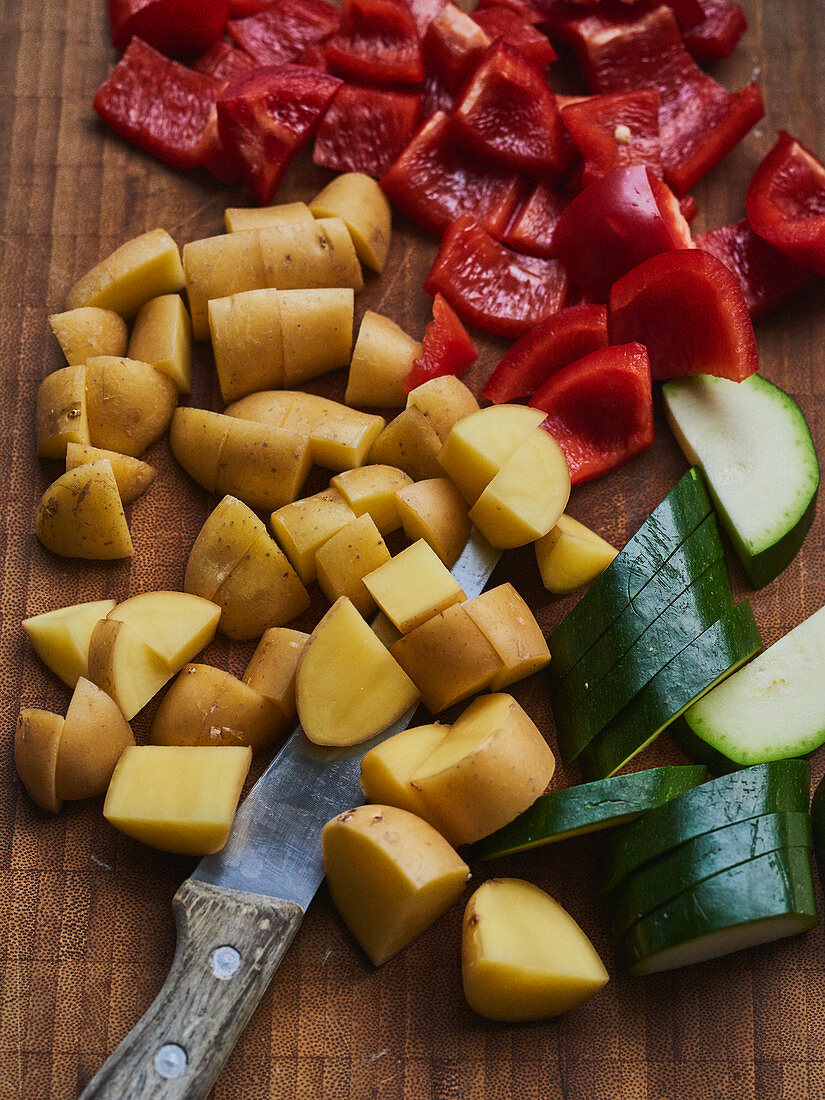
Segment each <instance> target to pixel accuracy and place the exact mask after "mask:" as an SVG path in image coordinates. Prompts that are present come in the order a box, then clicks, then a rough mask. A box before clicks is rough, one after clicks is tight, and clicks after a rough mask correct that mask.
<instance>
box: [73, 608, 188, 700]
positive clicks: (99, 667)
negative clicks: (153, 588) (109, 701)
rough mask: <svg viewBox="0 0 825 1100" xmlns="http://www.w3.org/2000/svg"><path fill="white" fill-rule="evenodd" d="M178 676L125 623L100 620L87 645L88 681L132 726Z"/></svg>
mask: <svg viewBox="0 0 825 1100" xmlns="http://www.w3.org/2000/svg"><path fill="white" fill-rule="evenodd" d="M176 672H177V669H176V668H173V667H172V666H170V664H169V662H168V661H165V660H164V659H163V657H162V656H161V655H160V654H159V653H158V652H157V651H156V650H154V649H152V647H151V646H150V645H148V644H147V643H146V642H145V641H144V640H143V639H142V638H141V637H140V635H138V634H137V633H135V631H134V630H132V629H131V627H130V626H129V624H128V623H123V622H119V621H118V620H116V619H109V618H106V619H101V621H100V622H99V623H98V624H97V625H96V626H95V628H94V630H93V631H92V637H91V640H90V642H89V679H90V680H91V681H92V683H93V684H97V686H98V687H99V688H102V690H103V691H105V692H106V694H107V695H111V697H112V698H113V699H114V701H115V702H116V703H117V705H118V706H119V707H120V709H121V712H122V713H123V717H124V718H125V719H126V721H127V722H131V720H132V719H133V718H134V716H135V715H136V714H137V713H138V711H139V710H142V709H143V707H145V706H146V704H147V703H148V702H149V700H150V699H152V698H153V697H154V696H155V695H157V693H158V692H159V691H160V689H161V688H162V687H163V685H164V684H165V683H166V682H167V681H168V680H171V679H172V677H173V676H174V675H175V673H176Z"/></svg>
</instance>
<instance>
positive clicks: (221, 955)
mask: <svg viewBox="0 0 825 1100" xmlns="http://www.w3.org/2000/svg"><path fill="white" fill-rule="evenodd" d="M209 965H210V966H211V967H212V973H213V974H214V975H215V977H216V978H219V979H220V980H221V981H222V982H225V981H227V980H228V979H229V978H231V977H232V975H233V974H234V973H235V971H236V970H237V969H238V967H239V966H240V965H241V956H240V953H239V952H237V951H236V950H235V948H234V947H228V946H224V947H216V948H215V950H214V951H213V952H212V955H211V957H210V959H209Z"/></svg>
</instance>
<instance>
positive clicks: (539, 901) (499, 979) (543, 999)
mask: <svg viewBox="0 0 825 1100" xmlns="http://www.w3.org/2000/svg"><path fill="white" fill-rule="evenodd" d="M461 976H462V980H463V984H464V996H465V997H466V998H467V1003H468V1004H469V1006H470V1008H472V1009H474V1011H476V1012H478V1013H479V1015H481V1016H486V1017H487V1019H489V1020H503V1021H505V1022H507V1023H518V1022H521V1021H526V1020H544V1019H546V1018H547V1017H549V1016H557V1015H559V1013H561V1012H569V1011H570V1009H572V1008H576V1007H577V1006H578V1005H580V1004H583V1003H584V1002H585V1001H587V1000H589V999H590V998H591V997H592V996H594V994H596V993H598V992H599V990H600V989H602V988H603V987H604V986H605V985H606V983H607V981H608V977H609V976H608V973H607V971H606V970H605V968H604V965H603V963H602V961H601V959H600V958H599V956H598V955H597V954H596V951H595V949H594V947H593V945H592V943H591V942H590V940H589V939H588V938H587V936H586V935H585V934H584V932H583V931H582V930H581V928H579V926H578V924H576V922H575V921H574V920H573V918H572V917H571V916H570V915H569V913H567V912H566V911H565V910H564V909H562V907H561V906H560V905H559V903H558V902H557V901H554V900H553V898H551V897H550V896H549V895H548V894H545V893H544V891H543V890H540V889H539V888H538V886H534V885H533V884H532V883H529V882H524V881H523V880H521V879H512V878H511V879H490V880H489V881H488V882H485V883H484V884H483V885H482V886H480V887H479V888H478V890H476V892H475V893H474V894H473V896H472V897H471V898H470V900H469V902H468V903H467V908H466V910H465V912H464V922H463V926H462V934H461Z"/></svg>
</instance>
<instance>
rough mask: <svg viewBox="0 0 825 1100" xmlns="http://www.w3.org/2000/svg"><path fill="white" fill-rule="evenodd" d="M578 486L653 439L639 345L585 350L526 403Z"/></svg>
mask: <svg viewBox="0 0 825 1100" xmlns="http://www.w3.org/2000/svg"><path fill="white" fill-rule="evenodd" d="M530 404H531V405H532V406H534V407H535V408H537V409H543V410H544V412H546V413H547V419H546V420H545V421H544V422H543V423H542V427H543V428H544V429H545V430H546V431H547V432H549V433H550V435H552V436H553V438H554V439H555V440H556V442H557V443H558V444H559V446H560V447H561V449H562V450H563V451H564V454H565V457H566V459H567V465H568V466H569V467H570V481H571V482H572V484H573V485H578V484H580V483H581V482H582V481H590V480H592V479H593V478H594V477H602V476H603V475H604V474H609V473H612V472H613V470H618V468H619V467H620V466H624V464H625V463H626V462H629V461H630V459H631V458H635V457H636V455H638V454H641V453H642V451H644V450H646V449H647V448H648V447H649V446H650V444H651V443H652V442H653V438H654V427H653V394H652V390H651V383H650V363H649V362H648V358H647V352H646V351H645V349H644V348H643V347H642V345H641V344H637V343H630V344H624V345H621V346H618V347H616V346H614V347H606V348H602V349H601V350H599V351H594V352H591V353H590V354H589V355H585V356H584V358H583V359H579V360H578V362H576V363H571V364H570V365H569V366H567V367H562V369H561V370H560V371H558V372H557V373H556V374H554V375H553V376H552V377H551V378H549V379H548V381H547V382H546V383H545V384H544V385H543V386H542V388H541V389H540V390H539V392H538V393H537V394H536V395H535V397H534V398H533V399H532V401H531V402H530Z"/></svg>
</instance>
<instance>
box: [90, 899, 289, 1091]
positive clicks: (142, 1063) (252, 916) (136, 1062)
mask: <svg viewBox="0 0 825 1100" xmlns="http://www.w3.org/2000/svg"><path fill="white" fill-rule="evenodd" d="M173 906H174V912H175V925H176V927H177V935H178V938H177V946H176V948H175V957H174V959H173V960H172V967H171V969H170V971H169V974H168V975H167V978H166V981H165V982H164V983H163V986H162V988H161V990H160V992H159V993H158V995H157V997H156V998H155V1000H154V1001H153V1002H152V1004H151V1005H150V1006H149V1008H148V1009H147V1011H146V1012H145V1013H144V1015H143V1016H142V1017H141V1019H140V1020H139V1021H138V1023H137V1024H136V1025H135V1027H134V1028H133V1029H132V1030H131V1031H130V1032H129V1034H128V1035H127V1036H126V1038H125V1039H124V1040H123V1042H122V1043H121V1044H120V1046H118V1047H117V1048H116V1049H115V1050H114V1051H113V1053H112V1054H111V1055H110V1056H109V1058H108V1059H107V1061H106V1062H105V1063H104V1064H103V1066H102V1067H101V1068H100V1070H99V1071H98V1072H97V1074H95V1076H94V1078H93V1079H92V1081H91V1082H90V1083H89V1085H88V1086H87V1087H86V1089H85V1090H84V1092H83V1094H82V1096H81V1097H80V1100H124V1097H127V1096H128V1097H129V1100H149V1098H150V1097H151V1100H181V1098H183V1097H186V1100H205V1098H206V1097H207V1096H208V1095H209V1092H210V1090H211V1088H212V1085H213V1084H214V1083H215V1079H216V1078H217V1076H218V1074H219V1073H220V1071H221V1069H222V1068H223V1065H224V1063H225V1062H226V1060H227V1058H228V1057H229V1055H230V1054H231V1053H232V1049H233V1047H234V1046H235V1044H236V1042H237V1041H238V1038H239V1037H240V1034H241V1032H242V1031H243V1029H244V1028H245V1027H246V1024H247V1021H248V1020H249V1017H250V1016H251V1015H252V1013H253V1012H254V1010H255V1006H256V1005H257V1004H258V1001H259V1000H260V999H261V997H262V996H263V993H264V990H265V989H266V987H267V986H268V985H269V983H270V981H271V979H272V975H273V974H274V973H275V971H276V969H277V967H278V964H279V963H280V961H281V959H282V957H283V955H284V952H285V951H286V949H287V947H289V944H290V942H291V940H292V937H293V936H294V935H295V933H296V932H297V930H298V926H299V925H300V923H301V920H302V918H303V915H304V914H303V910H302V909H301V908H300V906H298V905H296V904H295V903H294V902H290V901H281V900H279V899H277V898H267V897H263V896H262V895H260V894H245V893H240V892H238V891H236V890H226V889H223V888H222V887H220V886H213V885H211V884H210V883H207V882H198V881H196V880H194V879H187V880H186V881H185V882H184V883H183V885H182V886H181V887H180V889H179V890H178V892H177V893H176V894H175V899H174V903H173Z"/></svg>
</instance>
